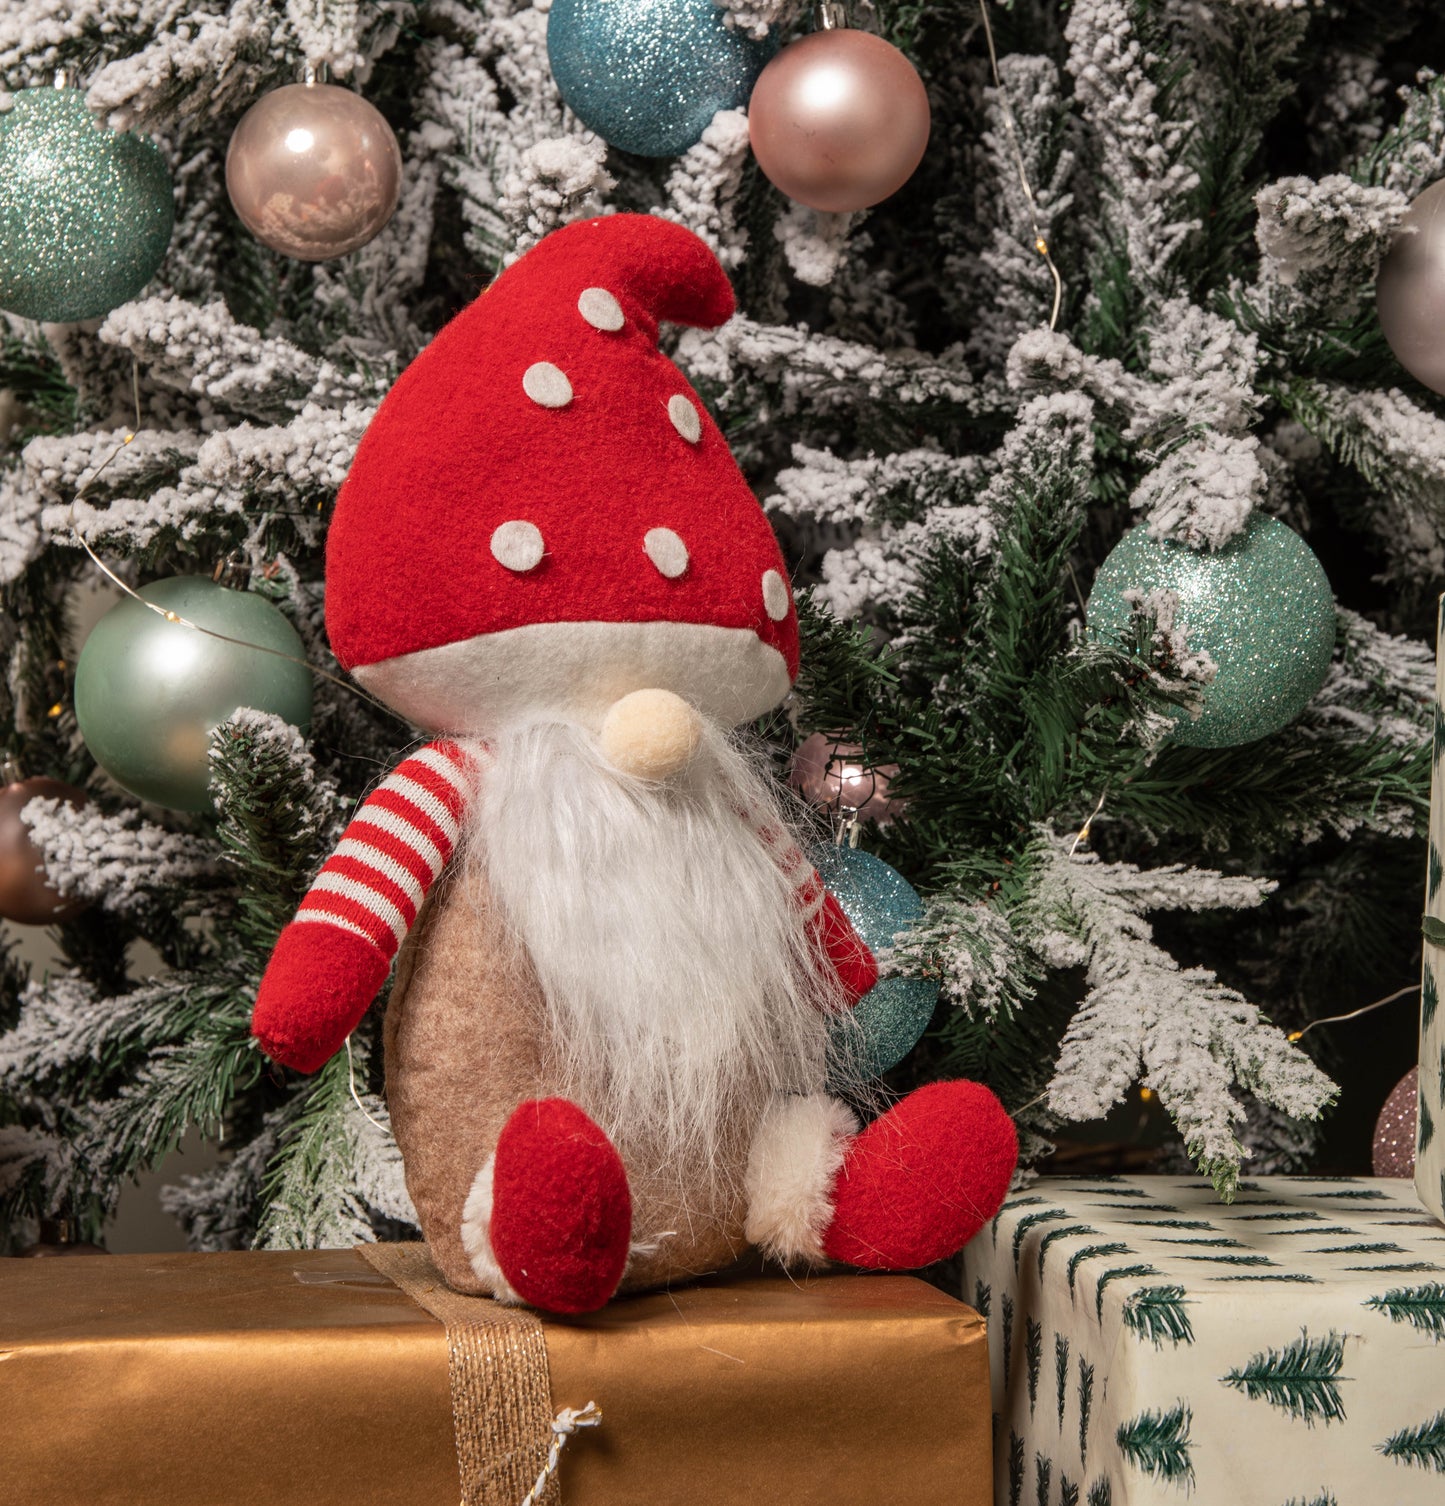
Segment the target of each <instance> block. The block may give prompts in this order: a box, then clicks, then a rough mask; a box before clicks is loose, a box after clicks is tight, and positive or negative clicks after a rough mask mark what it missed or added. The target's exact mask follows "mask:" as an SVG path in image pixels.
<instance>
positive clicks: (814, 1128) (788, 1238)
mask: <svg viewBox="0 0 1445 1506" xmlns="http://www.w3.org/2000/svg"><path fill="white" fill-rule="evenodd" d="M857 1133H858V1121H857V1119H856V1118H855V1117H854V1115H853V1112H852V1110H851V1109H849V1108H848V1106H847V1105H846V1104H842V1103H839V1102H838V1100H837V1099H836V1098H825V1097H824V1096H823V1095H822V1094H821V1093H818V1094H813V1095H811V1096H809V1097H807V1098H775V1099H774V1100H773V1101H772V1102H771V1103H770V1104H769V1105H768V1107H767V1110H766V1112H765V1113H764V1114H763V1118H762V1122H761V1123H760V1124H759V1125H758V1132H757V1134H756V1135H755V1136H754V1137H753V1146H752V1150H751V1151H750V1152H749V1154H748V1172H747V1197H748V1218H747V1223H746V1225H745V1226H744V1229H743V1232H744V1234H745V1235H746V1236H747V1240H748V1243H749V1244H754V1245H757V1246H758V1248H759V1249H760V1250H762V1251H763V1253H764V1254H765V1255H771V1256H773V1257H774V1258H775V1259H777V1260H782V1261H788V1260H796V1259H798V1258H800V1257H801V1258H803V1259H807V1260H822V1259H823V1234H824V1232H825V1231H826V1230H827V1228H828V1224H829V1222H830V1221H831V1219H832V1217H833V1183H834V1181H835V1179H836V1178H837V1175H838V1168H839V1167H840V1166H842V1164H843V1156H844V1154H845V1153H846V1151H847V1149H848V1141H849V1140H850V1139H851V1138H852V1137H853V1136H854V1135H856V1134H857Z"/></svg>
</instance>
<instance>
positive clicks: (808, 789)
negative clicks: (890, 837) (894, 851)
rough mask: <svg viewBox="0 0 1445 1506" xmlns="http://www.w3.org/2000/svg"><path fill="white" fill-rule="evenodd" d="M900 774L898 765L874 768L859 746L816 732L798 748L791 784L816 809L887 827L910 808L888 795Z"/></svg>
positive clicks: (891, 764)
mask: <svg viewBox="0 0 1445 1506" xmlns="http://www.w3.org/2000/svg"><path fill="white" fill-rule="evenodd" d="M897 772H898V765H897V764H896V763H886V764H880V765H879V766H878V767H877V768H870V767H869V766H868V765H867V764H866V763H864V762H863V749H862V748H860V747H859V746H858V744H857V743H844V742H839V741H838V739H837V738H836V737H829V736H828V735H827V734H826V733H824V732H815V733H813V735H812V736H811V737H805V738H804V739H803V741H802V742H800V743H799V744H798V747H797V750H796V751H795V752H794V754H793V768H792V773H791V774H790V776H789V779H788V782H789V783H790V784H791V785H792V786H793V788H794V789H795V790H797V791H798V793H799V794H800V795H802V797H803V799H804V800H806V801H808V802H809V803H810V804H812V805H823V806H828V807H830V808H832V809H841V810H852V811H856V812H857V813H858V819H859V820H860V821H876V822H877V823H878V824H879V826H886V825H887V824H888V823H889V822H890V821H891V820H893V818H894V817H895V816H897V815H898V814H900V813H901V811H902V809H903V807H904V805H905V804H906V802H905V801H903V800H899V799H895V798H894V797H893V796H891V795H890V794H889V793H888V787H889V784H890V783H891V781H892V778H893V776H894V775H895V774H896V773H897Z"/></svg>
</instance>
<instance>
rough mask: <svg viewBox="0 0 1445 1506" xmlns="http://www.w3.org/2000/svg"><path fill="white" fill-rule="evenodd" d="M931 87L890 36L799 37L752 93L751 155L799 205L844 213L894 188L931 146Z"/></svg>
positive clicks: (843, 31) (831, 33) (845, 31)
mask: <svg viewBox="0 0 1445 1506" xmlns="http://www.w3.org/2000/svg"><path fill="white" fill-rule="evenodd" d="M928 128H929V111H928V92H927V90H925V89H924V87H923V80H922V79H920V78H919V76H918V71H917V69H915V68H914V66H913V64H912V63H910V62H909V61H908V59H907V58H906V57H904V56H903V54H902V53H901V52H899V50H898V49H897V48H896V47H894V46H893V45H892V43H890V42H885V41H884V40H883V38H882V37H875V36H874V35H873V34H872V33H871V32H866V31H854V30H852V29H850V28H847V27H839V28H836V29H833V30H828V31H815V32H813V33H812V34H811V35H809V36H806V37H800V38H799V39H798V40H797V41H796V42H794V43H792V44H791V45H790V46H788V47H785V48H783V50H782V51H781V52H780V53H779V54H778V55H777V57H775V58H774V59H773V60H772V62H771V63H769V64H768V66H767V67H766V68H764V69H763V71H762V73H761V74H760V75H759V77H758V81H757V83H756V84H755V85H754V86H753V93H752V98H751V99H750V100H749V101H748V133H749V135H750V136H751V138H752V145H753V155H754V156H755V157H756V158H757V159H758V166H759V167H761V168H762V170H763V172H764V173H766V174H767V177H768V179H769V180H770V181H771V182H772V183H773V184H774V185H775V186H776V187H778V188H780V189H782V191H783V192H784V193H785V194H787V196H788V197H789V198H790V199H796V200H797V201H798V203H800V204H806V205H808V206H809V207H810V208H812V209H822V210H825V211H828V212H830V213H834V214H839V213H844V212H846V211H849V210H854V209H867V208H868V206H869V205H870V204H877V203H878V202H879V201H880V200H881V199H886V198H887V197H888V196H889V194H892V193H897V191H898V190H899V189H900V188H902V187H903V185H904V184H905V183H906V182H907V181H908V180H909V178H911V177H912V176H913V174H914V171H915V170H916V168H917V167H918V164H919V163H920V162H921V161H922V160H923V151H924V148H925V147H926V146H927V145H928Z"/></svg>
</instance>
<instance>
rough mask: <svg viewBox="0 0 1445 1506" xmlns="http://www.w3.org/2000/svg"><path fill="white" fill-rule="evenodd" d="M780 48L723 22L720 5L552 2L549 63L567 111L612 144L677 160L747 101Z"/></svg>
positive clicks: (645, 0)
mask: <svg viewBox="0 0 1445 1506" xmlns="http://www.w3.org/2000/svg"><path fill="white" fill-rule="evenodd" d="M777 50H778V44H777V42H776V41H775V40H774V39H773V37H772V36H769V37H768V38H767V40H765V41H762V42H755V41H753V40H752V39H751V38H750V37H747V36H744V35H743V33H742V32H741V31H730V30H729V29H728V28H727V26H725V25H724V24H723V11H722V9H721V7H719V6H717V5H715V4H714V3H713V0H552V9H551V11H550V13H549V14H548V16H547V57H548V60H549V61H550V62H551V64H552V77H553V78H554V79H556V81H557V87H558V88H559V89H560V90H561V91H562V98H563V99H564V100H566V102H567V105H568V108H569V109H571V110H572V112H573V113H574V114H575V115H576V116H577V118H578V119H579V120H580V121H581V122H582V124H583V125H585V126H587V127H588V128H589V129H591V130H594V131H596V132H597V134H598V135H599V136H600V137H602V139H603V140H604V141H606V142H607V143H609V145H611V146H615V147H620V148H621V149H622V150H623V151H624V152H636V153H637V154H638V155H639V156H643V157H676V156H677V155H678V154H679V153H681V152H685V151H686V150H687V149H688V148H689V147H690V146H694V145H696V143H697V142H698V141H700V140H701V139H702V133H703V132H704V131H705V130H706V129H707V127H708V124H709V123H710V122H711V120H712V118H713V116H714V115H715V114H717V112H718V111H719V110H735V109H737V108H739V107H740V106H742V105H745V104H747V102H748V96H749V95H750V94H751V93H752V92H753V84H754V83H755V82H756V81H757V77H758V74H760V73H761V72H762V71H763V67H764V65H765V64H766V63H767V61H768V59H769V58H771V57H772V55H773V54H774V53H775V52H776V51H777Z"/></svg>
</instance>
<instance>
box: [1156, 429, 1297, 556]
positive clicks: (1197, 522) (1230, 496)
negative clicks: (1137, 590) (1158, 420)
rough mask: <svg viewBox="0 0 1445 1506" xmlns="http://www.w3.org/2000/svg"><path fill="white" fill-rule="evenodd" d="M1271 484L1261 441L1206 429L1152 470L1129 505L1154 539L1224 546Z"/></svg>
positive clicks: (1202, 546)
mask: <svg viewBox="0 0 1445 1506" xmlns="http://www.w3.org/2000/svg"><path fill="white" fill-rule="evenodd" d="M1267 486H1268V477H1267V476H1266V474H1265V471H1264V468H1263V466H1261V464H1260V461H1259V441H1258V440H1256V439H1253V438H1238V437H1236V436H1234V435H1232V434H1220V433H1215V432H1206V433H1204V434H1202V435H1200V436H1198V437H1197V438H1194V439H1189V440H1186V441H1185V442H1184V443H1183V444H1182V445H1180V446H1179V447H1178V448H1177V449H1175V450H1171V451H1170V452H1169V454H1168V455H1166V456H1165V457H1164V459H1163V460H1161V461H1160V462H1159V464H1158V465H1156V466H1155V467H1154V469H1153V470H1151V471H1149V472H1147V473H1146V474H1145V475H1144V477H1143V479H1142V480H1141V481H1140V482H1139V484H1138V486H1136V487H1135V488H1134V491H1133V494H1132V495H1131V496H1130V498H1129V504H1130V506H1132V507H1133V508H1135V509H1136V510H1137V511H1139V512H1141V513H1143V514H1144V522H1145V523H1146V524H1147V525H1148V528H1149V532H1150V534H1151V535H1152V536H1153V537H1154V538H1156V539H1173V540H1174V541H1175V542H1177V543H1180V544H1188V545H1189V547H1190V548H1191V549H1219V548H1222V547H1223V546H1224V545H1225V544H1227V543H1228V542H1229V541H1230V539H1232V538H1234V537H1235V536H1236V535H1237V534H1239V533H1240V532H1242V531H1243V529H1244V527H1245V525H1246V524H1247V523H1248V522H1249V517H1250V514H1251V513H1252V512H1253V511H1254V509H1255V507H1256V506H1257V505H1258V504H1259V502H1260V501H1261V500H1262V499H1263V497H1264V495H1265V491H1266V489H1267Z"/></svg>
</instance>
